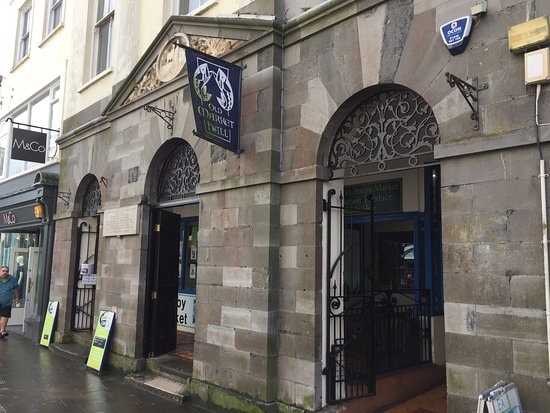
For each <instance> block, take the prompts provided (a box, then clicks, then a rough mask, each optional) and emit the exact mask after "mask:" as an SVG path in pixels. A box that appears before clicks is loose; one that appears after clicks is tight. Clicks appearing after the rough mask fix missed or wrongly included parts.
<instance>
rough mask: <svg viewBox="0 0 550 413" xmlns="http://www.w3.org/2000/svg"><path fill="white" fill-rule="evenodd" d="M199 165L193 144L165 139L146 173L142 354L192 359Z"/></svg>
mask: <svg viewBox="0 0 550 413" xmlns="http://www.w3.org/2000/svg"><path fill="white" fill-rule="evenodd" d="M199 177H200V175H199V164H198V159H197V156H196V154H195V151H194V150H193V148H192V147H191V146H190V145H189V144H188V143H187V142H186V141H184V140H182V139H171V140H170V141H168V142H166V143H165V144H164V145H163V146H162V147H161V148H160V149H159V151H158V152H157V154H156V155H155V157H154V159H153V162H152V166H151V169H150V173H149V176H148V182H149V184H148V187H149V188H150V190H149V199H150V205H151V226H150V243H149V260H148V277H147V292H146V297H147V299H146V306H145V311H146V320H147V321H146V322H147V326H146V334H145V353H146V355H147V356H149V357H156V356H159V355H162V354H165V353H168V352H171V353H172V354H174V355H176V356H181V357H183V358H188V359H191V360H192V351H193V348H192V346H193V341H194V340H193V335H194V326H195V320H194V305H195V295H196V294H195V286H196V280H197V261H198V215H199V204H198V198H197V196H196V194H195V190H196V187H197V185H198V182H199Z"/></svg>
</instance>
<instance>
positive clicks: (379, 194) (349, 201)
mask: <svg viewBox="0 0 550 413" xmlns="http://www.w3.org/2000/svg"><path fill="white" fill-rule="evenodd" d="M369 195H372V197H373V199H374V213H375V214H379V213H384V212H401V211H402V210H403V188H402V180H401V179H393V180H390V181H379V182H369V183H365V184H359V185H352V186H346V187H345V188H344V206H345V208H346V209H347V210H352V211H351V213H357V214H360V213H365V212H368V211H369V210H370V200H369V199H368V196H369ZM353 210H355V212H354V211H353Z"/></svg>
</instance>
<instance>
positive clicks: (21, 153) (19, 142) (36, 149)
mask: <svg viewBox="0 0 550 413" xmlns="http://www.w3.org/2000/svg"><path fill="white" fill-rule="evenodd" d="M11 159H17V160H20V161H29V162H37V163H45V162H46V134H45V133H42V132H35V131H32V130H27V129H19V128H13V137H12V144H11Z"/></svg>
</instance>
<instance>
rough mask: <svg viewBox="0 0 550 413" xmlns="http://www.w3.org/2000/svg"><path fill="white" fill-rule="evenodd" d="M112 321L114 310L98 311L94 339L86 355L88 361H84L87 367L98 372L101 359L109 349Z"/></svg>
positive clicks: (101, 364) (101, 363)
mask: <svg viewBox="0 0 550 413" xmlns="http://www.w3.org/2000/svg"><path fill="white" fill-rule="evenodd" d="M114 321H115V313H114V312H112V311H105V310H102V311H100V313H99V319H98V320H97V326H96V329H95V334H94V339H93V340H92V346H91V347H90V354H89V355H88V361H87V362H86V366H87V367H91V368H92V369H94V370H97V371H98V372H101V368H102V367H103V361H104V360H105V356H106V354H107V351H108V349H109V342H110V341H111V332H112V327H113V323H114Z"/></svg>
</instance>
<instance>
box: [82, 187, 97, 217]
mask: <svg viewBox="0 0 550 413" xmlns="http://www.w3.org/2000/svg"><path fill="white" fill-rule="evenodd" d="M100 205H101V191H100V188H99V182H98V181H97V179H95V178H94V179H92V181H90V183H89V184H88V187H87V188H86V193H85V194H84V199H83V201H82V216H84V217H91V216H94V215H96V214H97V210H98V208H99V206H100Z"/></svg>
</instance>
